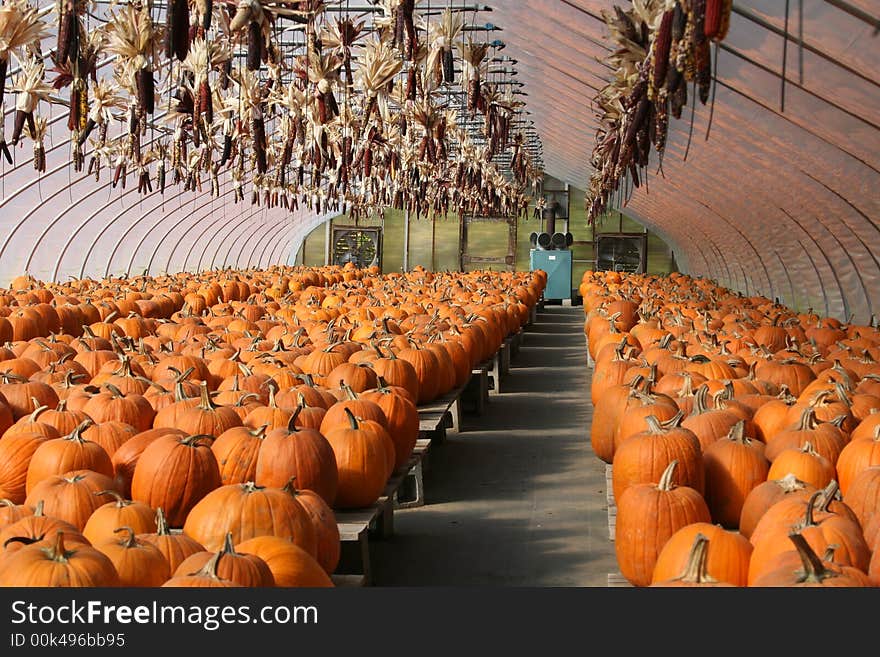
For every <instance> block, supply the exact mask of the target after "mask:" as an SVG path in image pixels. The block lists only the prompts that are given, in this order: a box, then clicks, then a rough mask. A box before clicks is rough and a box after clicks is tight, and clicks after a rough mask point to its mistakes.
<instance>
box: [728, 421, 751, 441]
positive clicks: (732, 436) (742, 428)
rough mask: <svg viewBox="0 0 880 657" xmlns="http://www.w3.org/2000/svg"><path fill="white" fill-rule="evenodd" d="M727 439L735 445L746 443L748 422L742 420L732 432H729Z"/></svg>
mask: <svg viewBox="0 0 880 657" xmlns="http://www.w3.org/2000/svg"><path fill="white" fill-rule="evenodd" d="M727 439H728V440H732V441H733V442H735V443H743V444H745V443H746V440H747V439H746V421H745V420H740V421H739V422H737V423H736V424H734V425H733V426H732V427H730V431H728V432H727Z"/></svg>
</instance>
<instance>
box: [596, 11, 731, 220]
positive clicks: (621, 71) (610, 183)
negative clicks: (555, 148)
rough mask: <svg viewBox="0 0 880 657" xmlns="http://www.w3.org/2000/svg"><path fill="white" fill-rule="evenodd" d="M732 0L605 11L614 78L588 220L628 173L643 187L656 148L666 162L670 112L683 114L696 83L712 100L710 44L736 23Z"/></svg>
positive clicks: (607, 93) (604, 100) (602, 99)
mask: <svg viewBox="0 0 880 657" xmlns="http://www.w3.org/2000/svg"><path fill="white" fill-rule="evenodd" d="M732 4H733V3H732V1H731V0H633V3H632V8H631V9H629V10H626V11H625V10H623V9H621V8H620V7H618V6H616V5H615V7H614V11H613V12H603V18H604V19H605V22H606V24H607V26H608V30H609V39H610V40H611V41H612V42H613V45H614V47H613V48H612V52H611V55H610V56H609V57H608V58H607V59H606V61H607V63H608V64H609V65H610V66H611V67H612V68H613V69H614V71H615V75H614V79H613V80H612V81H611V82H609V83H608V84H607V85H606V86H605V87H603V88H602V89H601V91H600V92H599V93H598V94H597V96H596V98H595V100H596V104H597V106H598V108H599V117H598V118H599V128H598V130H597V135H596V145H595V147H594V148H593V158H592V164H593V168H594V173H593V176H592V178H591V180H590V189H589V191H588V193H587V207H588V208H589V219H590V221H595V220H596V218H597V217H598V216H599V215H601V214H602V213H603V212H605V211H606V210H607V208H608V203H609V200H610V198H611V195H612V194H613V193H614V192H616V191H618V189H619V188H620V183H621V181H623V180H624V179H625V178H626V177H627V176H629V178H630V180H631V182H632V185H633V188H639V187H640V185H641V180H642V175H641V174H643V172H644V171H645V169H646V168H647V166H648V161H649V157H650V153H651V149H652V147H653V149H654V150H655V151H656V152H657V155H658V157H659V159H660V162H661V163H662V158H663V152H664V149H665V147H666V135H667V132H668V127H669V115H670V114H671V115H672V117H673V118H675V119H680V118H681V113H682V109H683V108H684V106H685V105H686V104H687V102H688V92H687V88H688V84H689V83H694V86H695V88H696V91H697V94H698V96H699V99H700V103H702V104H703V105H705V104H706V103H707V102H708V100H709V92H710V88H711V82H712V77H713V76H712V67H711V56H710V50H709V45H710V43H711V42H716V43H717V42H720V41H722V40H723V39H724V38H725V36H726V35H727V30H728V28H729V26H730V12H731V8H732Z"/></svg>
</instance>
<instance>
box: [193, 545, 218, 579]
mask: <svg viewBox="0 0 880 657" xmlns="http://www.w3.org/2000/svg"><path fill="white" fill-rule="evenodd" d="M222 554H223V552H222V550H221V551H219V552H215V553H214V554H213V555H212V556H211V558H210V559H208V562H207V563H206V564H205V565H204V566H202V567H201V568H199V569H198V570H197V571H195V572H194V573H190V576H191V577H199V576H202V577H210V578H211V579H221V578H220V576H219V575H218V574H217V563H218V562H219V561H220V556H221V555H222Z"/></svg>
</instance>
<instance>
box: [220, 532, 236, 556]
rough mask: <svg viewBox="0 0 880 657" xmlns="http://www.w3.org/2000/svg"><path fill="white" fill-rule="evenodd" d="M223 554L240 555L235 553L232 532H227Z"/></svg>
mask: <svg viewBox="0 0 880 657" xmlns="http://www.w3.org/2000/svg"><path fill="white" fill-rule="evenodd" d="M223 554H231V555H233V556H234V555H236V554H238V553H237V552H236V551H235V543H234V542H233V540H232V532H226V540H225V541H223Z"/></svg>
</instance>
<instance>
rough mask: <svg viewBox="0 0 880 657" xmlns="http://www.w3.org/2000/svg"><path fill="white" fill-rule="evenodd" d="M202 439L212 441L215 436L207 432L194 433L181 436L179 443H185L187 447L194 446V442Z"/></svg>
mask: <svg viewBox="0 0 880 657" xmlns="http://www.w3.org/2000/svg"><path fill="white" fill-rule="evenodd" d="M202 439H207V440H208V441H210V442H213V441H214V439H215V438H214V436H212V435H211V434H209V433H196V434H193V435H191V436H186V437H185V438H181V439H180V444H181V445H186V446H187V447H195V446H196V443H197V442H198V441H200V440H202Z"/></svg>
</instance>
